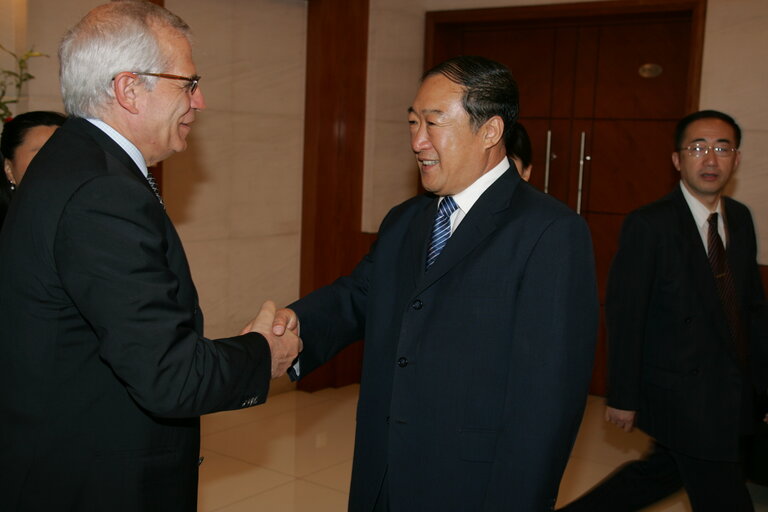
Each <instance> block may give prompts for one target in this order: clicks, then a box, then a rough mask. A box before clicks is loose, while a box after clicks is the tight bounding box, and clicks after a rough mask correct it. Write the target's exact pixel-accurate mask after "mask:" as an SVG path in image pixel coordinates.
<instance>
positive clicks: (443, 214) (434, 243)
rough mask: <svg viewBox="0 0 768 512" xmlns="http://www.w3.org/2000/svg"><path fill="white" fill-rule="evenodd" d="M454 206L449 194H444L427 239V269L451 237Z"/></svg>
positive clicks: (454, 203) (455, 205)
mask: <svg viewBox="0 0 768 512" xmlns="http://www.w3.org/2000/svg"><path fill="white" fill-rule="evenodd" d="M456 208H458V205H457V204H456V201H454V200H453V198H452V197H451V196H445V197H444V198H443V200H442V201H440V206H439V207H438V209H437V215H435V223H434V225H433V226H432V238H431V239H430V241H429V249H427V266H426V269H427V270H429V267H431V266H432V264H433V263H434V262H435V260H436V259H437V257H438V256H440V253H441V252H442V251H443V247H445V244H446V243H448V239H449V238H451V214H452V213H453V212H454V211H455V210H456Z"/></svg>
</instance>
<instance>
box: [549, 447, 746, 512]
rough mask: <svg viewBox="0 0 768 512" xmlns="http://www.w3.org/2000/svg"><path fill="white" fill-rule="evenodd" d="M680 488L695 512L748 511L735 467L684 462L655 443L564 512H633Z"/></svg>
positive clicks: (743, 486) (732, 464)
mask: <svg viewBox="0 0 768 512" xmlns="http://www.w3.org/2000/svg"><path fill="white" fill-rule="evenodd" d="M681 487H685V490H686V492H687V493H688V498H689V499H690V500H691V506H692V507H693V510H694V512H723V511H725V510H727V511H729V512H753V511H754V507H753V506H752V498H751V497H750V495H749V491H748V490H747V486H746V483H745V480H744V473H743V471H742V468H741V464H739V463H738V462H717V461H709V460H702V459H696V458H693V457H688V456H687V455H683V454H681V453H677V452H675V451H672V450H669V449H668V448H665V447H664V446H661V445H660V444H658V443H656V444H655V446H654V450H653V452H652V453H651V454H650V455H648V456H647V457H646V458H644V459H641V460H637V461H633V462H630V463H628V464H626V465H624V466H622V467H621V468H619V469H618V470H617V471H616V472H614V473H613V474H612V475H610V476H608V478H606V479H605V480H603V481H602V482H601V483H600V484H598V486H597V487H595V488H594V489H592V490H591V491H589V492H588V493H587V494H585V495H584V496H582V497H581V498H579V499H577V500H576V501H574V502H572V503H571V504H569V505H567V506H566V507H564V508H561V509H560V510H561V511H563V512H566V511H567V512H582V511H583V512H633V511H637V510H641V509H642V508H644V507H646V506H648V505H651V504H653V503H656V502H657V501H659V500H661V499H663V498H665V497H667V496H669V495H670V494H672V493H674V492H675V491H677V490H678V489H680V488H681Z"/></svg>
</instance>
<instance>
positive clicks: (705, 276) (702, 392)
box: [562, 110, 768, 512]
mask: <svg viewBox="0 0 768 512" xmlns="http://www.w3.org/2000/svg"><path fill="white" fill-rule="evenodd" d="M740 143H741V130H740V128H739V126H738V125H737V124H736V122H735V121H734V120H733V118H731V117H730V116H728V115H726V114H724V113H722V112H718V111H714V110H704V111H700V112H696V113H693V114H690V115H689V116H687V117H685V118H683V119H682V120H681V121H680V122H679V123H678V125H677V129H676V148H677V150H676V151H675V152H674V153H672V162H673V164H674V165H675V168H676V169H677V170H678V171H679V172H680V178H681V181H680V186H679V187H678V188H676V189H675V190H674V191H673V192H672V193H671V194H669V195H668V196H666V197H664V198H663V199H661V200H659V201H656V202H654V203H652V204H649V205H647V206H644V207H642V208H640V209H639V210H636V211H634V212H632V213H630V214H629V215H628V216H627V218H626V220H625V222H624V226H623V228H622V233H621V240H620V244H619V250H618V252H617V254H616V256H615V258H614V260H613V264H612V267H611V272H610V276H609V280H608V289H607V295H606V319H607V326H608V353H609V366H608V370H609V371H608V374H609V385H608V388H609V389H608V398H607V407H606V413H605V418H606V420H607V421H609V422H611V423H613V424H615V425H617V426H618V427H619V428H622V429H623V430H625V431H627V432H629V431H631V430H632V429H633V428H634V427H635V426H637V427H638V428H640V429H642V430H643V431H644V432H646V433H648V434H649V435H650V436H651V437H653V439H654V446H653V450H652V452H651V453H650V454H649V455H648V456H647V457H646V458H644V459H642V460H639V461H634V462H630V463H629V464H627V465H625V466H623V467H622V468H620V469H619V470H618V471H617V472H616V473H614V474H613V475H612V476H610V477H609V478H608V479H606V480H605V481H604V482H602V483H601V484H600V485H599V486H598V487H596V488H595V489H593V490H592V491H590V492H589V493H588V494H586V495H585V496H583V497H582V498H580V499H579V500H577V501H576V502H574V503H572V504H571V505H569V506H567V507H565V508H564V509H562V510H567V511H569V512H573V511H590V512H600V511H606V512H607V511H610V512H620V511H634V510H640V509H642V508H643V507H645V506H648V505H650V504H651V503H655V502H656V501H658V500H660V499H662V498H664V497H666V496H668V495H670V494H672V493H673V492H675V491H677V490H678V489H680V488H681V487H684V488H685V490H686V491H687V493H688V497H689V498H690V501H691V505H692V507H693V510H694V511H695V512H700V511H713V512H714V511H717V512H723V511H726V510H727V511H729V512H731V511H736V512H741V511H752V510H753V505H752V500H751V498H750V495H749V491H748V489H747V487H746V485H745V477H744V474H743V470H742V455H743V449H744V440H745V437H746V436H748V435H749V434H750V433H751V432H752V431H753V428H754V425H755V408H754V407H755V406H754V403H755V395H756V394H762V395H764V394H765V393H766V389H768V382H766V379H767V378H768V364H766V357H765V356H766V349H767V348H768V346H767V345H768V343H767V339H766V336H767V335H768V327H767V326H766V316H765V315H766V313H765V305H764V296H763V288H762V284H761V281H760V276H759V272H758V267H757V263H756V241H755V230H754V225H753V223H752V217H751V215H750V213H749V210H748V209H747V207H746V206H744V205H743V204H741V203H739V202H737V201H735V200H733V199H731V198H729V197H725V196H724V195H723V191H724V189H725V187H726V185H727V184H728V182H729V181H730V179H731V177H732V176H733V173H734V172H735V171H736V169H737V167H738V165H739V161H740V159H741V155H740V153H739V145H740ZM756 390H757V391H756ZM760 414H761V415H762V414H765V411H761V413H760Z"/></svg>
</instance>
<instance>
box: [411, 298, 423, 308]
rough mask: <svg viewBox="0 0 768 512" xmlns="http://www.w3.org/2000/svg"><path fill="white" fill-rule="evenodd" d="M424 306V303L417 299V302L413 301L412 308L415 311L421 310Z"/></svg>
mask: <svg viewBox="0 0 768 512" xmlns="http://www.w3.org/2000/svg"><path fill="white" fill-rule="evenodd" d="M422 306H424V303H423V302H421V301H420V300H419V299H416V300H415V301H413V303H411V307H412V308H413V309H421V308H422Z"/></svg>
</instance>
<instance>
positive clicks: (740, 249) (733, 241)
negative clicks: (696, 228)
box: [723, 197, 750, 300]
mask: <svg viewBox="0 0 768 512" xmlns="http://www.w3.org/2000/svg"><path fill="white" fill-rule="evenodd" d="M723 212H724V213H725V215H724V217H725V219H724V220H725V226H726V232H727V234H728V239H727V244H728V245H727V247H726V249H725V254H726V258H727V260H728V266H729V268H730V270H731V273H732V274H733V282H734V285H735V286H736V296H737V297H739V299H740V300H741V298H742V297H744V296H745V291H744V290H745V282H744V263H743V262H744V261H746V260H745V258H747V256H746V255H745V254H744V251H745V249H746V248H747V247H749V245H750V244H749V240H748V238H749V236H750V233H748V230H747V229H745V226H744V223H743V222H739V221H738V220H737V219H736V217H737V215H736V213H735V211H734V209H733V206H732V202H731V199H729V198H727V197H724V198H723Z"/></svg>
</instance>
